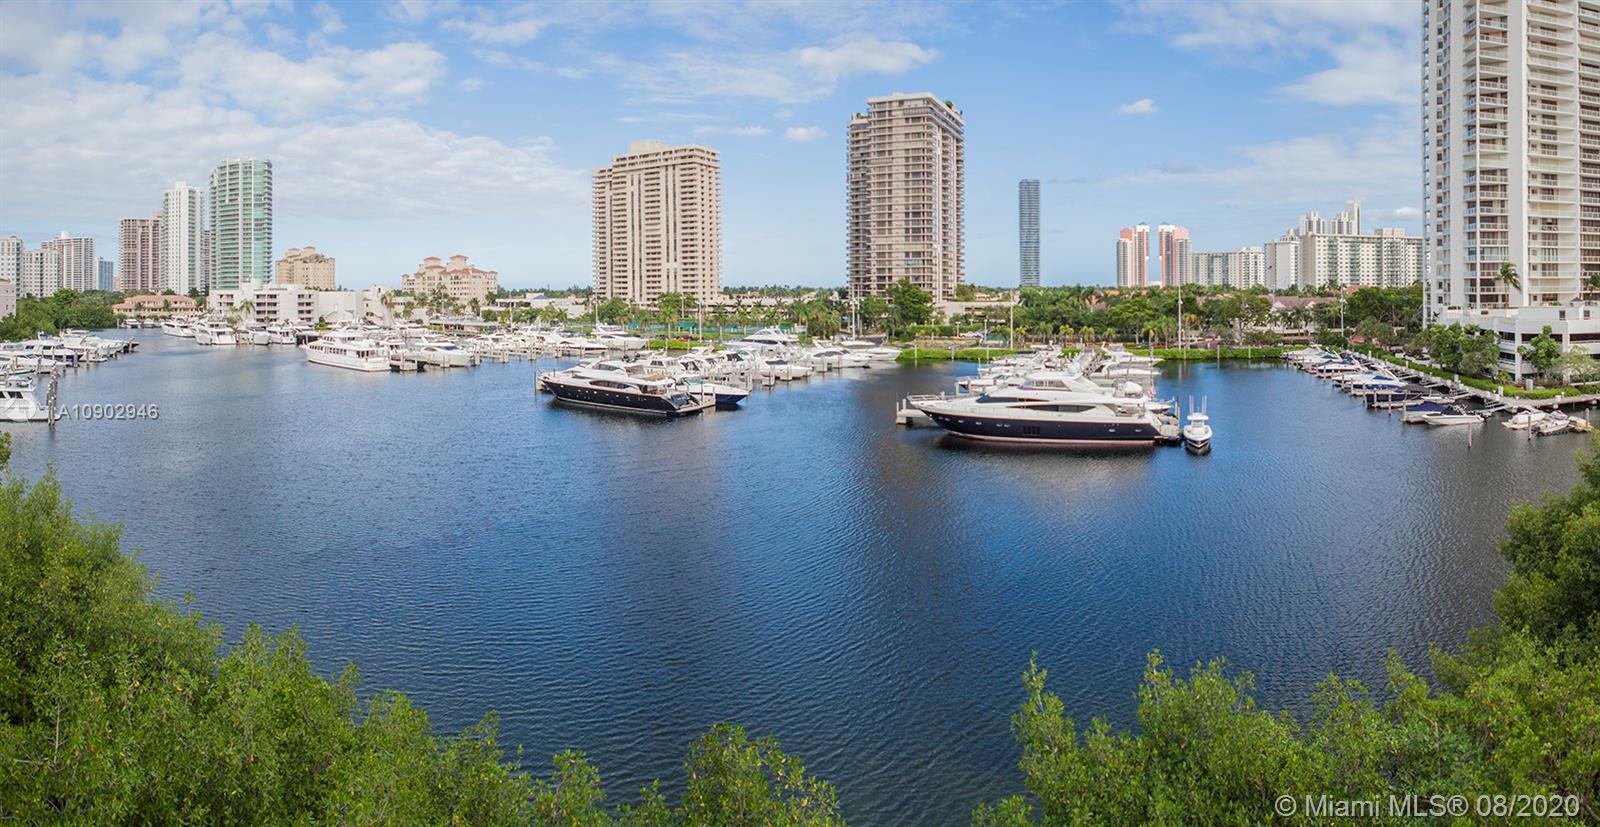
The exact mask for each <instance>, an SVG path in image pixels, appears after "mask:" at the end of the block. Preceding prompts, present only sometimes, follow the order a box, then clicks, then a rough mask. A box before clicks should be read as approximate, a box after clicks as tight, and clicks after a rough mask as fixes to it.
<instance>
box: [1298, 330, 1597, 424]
mask: <svg viewBox="0 0 1600 827" xmlns="http://www.w3.org/2000/svg"><path fill="white" fill-rule="evenodd" d="M1284 359H1285V360H1287V361H1288V362H1289V364H1291V365H1293V366H1295V367H1297V368H1299V369H1300V370H1303V371H1305V372H1307V373H1309V374H1311V375H1313V376H1316V377H1319V378H1322V379H1325V380H1327V381H1328V382H1330V383H1331V384H1332V385H1333V386H1334V387H1336V388H1338V389H1340V390H1342V391H1344V392H1346V393H1349V394H1350V395H1352V396H1357V397H1361V398H1362V399H1363V400H1364V401H1366V403H1367V405H1368V406H1369V407H1372V408H1377V409H1387V410H1399V411H1400V421H1401V422H1402V423H1405V424H1408V425H1409V424H1416V425H1431V426H1437V427H1451V426H1462V425H1481V424H1483V423H1484V422H1486V421H1487V420H1488V419H1489V417H1490V416H1492V415H1494V414H1495V413H1498V412H1501V411H1508V412H1510V413H1511V414H1512V415H1511V417H1510V418H1509V419H1507V420H1506V421H1504V422H1502V423H1501V424H1502V425H1504V426H1505V427H1506V428H1509V429H1511V430H1517V431H1521V430H1528V431H1532V432H1533V433H1535V434H1539V435H1553V434H1560V433H1567V432H1569V431H1574V432H1587V431H1589V430H1590V429H1591V425H1590V423H1589V421H1588V420H1585V419H1580V418H1577V417H1571V416H1568V415H1567V414H1566V413H1564V412H1562V411H1559V410H1558V411H1543V410H1539V409H1537V408H1532V407H1527V408H1522V409H1516V408H1512V407H1508V406H1500V407H1497V408H1471V407H1469V405H1468V402H1467V400H1468V398H1469V397H1468V396H1467V395H1466V394H1450V393H1439V392H1438V391H1436V390H1434V389H1431V388H1428V387H1425V386H1423V385H1419V384H1416V383H1414V382H1409V381H1406V380H1405V379H1403V378H1401V377H1400V376H1399V375H1397V374H1396V373H1395V371H1394V370H1393V369H1391V368H1389V367H1387V366H1385V365H1384V364H1383V363H1382V362H1379V361H1376V360H1369V359H1365V358H1363V357H1360V356H1357V355H1355V354H1352V353H1336V352H1334V351H1330V350H1325V349H1323V348H1306V349H1304V350H1297V351H1292V352H1290V353H1286V354H1284Z"/></svg>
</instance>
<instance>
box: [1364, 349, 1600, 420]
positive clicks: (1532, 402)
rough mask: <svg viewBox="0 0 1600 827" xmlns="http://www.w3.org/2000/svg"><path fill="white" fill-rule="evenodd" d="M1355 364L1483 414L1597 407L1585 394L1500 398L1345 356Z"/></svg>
mask: <svg viewBox="0 0 1600 827" xmlns="http://www.w3.org/2000/svg"><path fill="white" fill-rule="evenodd" d="M1349 355H1350V356H1351V357H1353V358H1354V359H1355V360H1356V361H1358V362H1361V363H1362V364H1364V365H1366V366H1367V367H1370V368H1373V369H1377V368H1382V369H1384V370H1387V371H1389V372H1391V373H1393V374H1394V375H1395V376H1398V377H1400V378H1402V379H1405V380H1406V381H1408V382H1413V383H1416V384H1418V385H1422V386H1423V387H1426V388H1429V389H1432V390H1437V391H1440V392H1441V393H1449V394H1452V395H1456V396H1466V397H1471V398H1473V399H1476V400H1478V402H1479V403H1481V404H1482V405H1483V408H1484V410H1485V412H1489V413H1495V412H1499V411H1507V410H1513V409H1516V408H1551V409H1555V408H1563V407H1574V408H1587V407H1592V406H1594V405H1597V404H1600V393H1586V394H1580V395H1576V396H1554V397H1551V398H1549V399H1524V398H1522V397H1520V396H1504V395H1501V394H1498V393H1494V392H1492V391H1486V390H1482V389H1479V388H1474V387H1472V386H1470V385H1467V384H1464V383H1462V382H1459V381H1452V380H1449V379H1441V378H1440V377H1437V376H1434V375H1433V374H1431V373H1423V372H1422V371H1420V370H1416V369H1415V368H1409V367H1406V366H1405V365H1401V364H1397V363H1395V362H1391V361H1389V360H1388V359H1379V358H1377V357H1374V356H1368V355H1366V354H1364V353H1351V354H1349Z"/></svg>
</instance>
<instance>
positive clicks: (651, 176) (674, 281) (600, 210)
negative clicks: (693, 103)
mask: <svg viewBox="0 0 1600 827" xmlns="http://www.w3.org/2000/svg"><path fill="white" fill-rule="evenodd" d="M592 207H593V218H594V292H595V295H596V296H597V297H599V298H601V299H602V300H603V299H611V298H621V299H626V300H627V301H629V302H632V303H634V304H650V303H652V302H654V301H655V300H656V297H657V296H660V295H661V294H663V293H683V294H687V295H690V296H694V297H695V298H697V299H699V300H701V301H706V300H709V299H711V298H712V297H714V296H716V295H717V294H718V293H720V292H722V162H721V160H720V159H719V158H718V156H717V152H716V150H714V149H709V148H707V147H703V146H694V145H690V146H668V145H667V144H663V143H661V142H659V141H635V142H634V143H632V144H630V145H629V146H628V152H627V154H625V155H618V156H615V157H614V158H612V159H611V166H608V167H601V168H600V169H597V170H595V171H594V182H593V201H592Z"/></svg>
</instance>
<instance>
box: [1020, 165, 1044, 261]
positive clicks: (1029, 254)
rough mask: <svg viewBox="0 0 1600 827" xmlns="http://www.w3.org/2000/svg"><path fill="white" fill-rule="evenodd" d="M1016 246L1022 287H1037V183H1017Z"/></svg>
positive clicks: (1022, 181) (1024, 181)
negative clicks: (1019, 256)
mask: <svg viewBox="0 0 1600 827" xmlns="http://www.w3.org/2000/svg"><path fill="white" fill-rule="evenodd" d="M1017 245H1018V247H1019V248H1020V249H1019V252H1020V254H1021V278H1020V279H1019V283H1020V284H1021V286H1023V287H1038V286H1039V181H1038V180H1037V179H1034V178H1024V179H1023V180H1021V181H1018V182H1017Z"/></svg>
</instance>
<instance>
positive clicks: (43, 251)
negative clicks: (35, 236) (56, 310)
mask: <svg viewBox="0 0 1600 827" xmlns="http://www.w3.org/2000/svg"><path fill="white" fill-rule="evenodd" d="M59 289H61V251H60V250H58V249H56V248H53V247H46V246H44V245H40V247H39V249H37V250H23V251H22V267H21V272H20V274H19V276H18V278H17V293H18V294H19V295H23V296H34V297H45V296H53V295H55V292H56V291H57V290H59Z"/></svg>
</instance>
